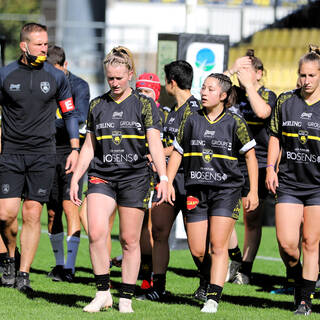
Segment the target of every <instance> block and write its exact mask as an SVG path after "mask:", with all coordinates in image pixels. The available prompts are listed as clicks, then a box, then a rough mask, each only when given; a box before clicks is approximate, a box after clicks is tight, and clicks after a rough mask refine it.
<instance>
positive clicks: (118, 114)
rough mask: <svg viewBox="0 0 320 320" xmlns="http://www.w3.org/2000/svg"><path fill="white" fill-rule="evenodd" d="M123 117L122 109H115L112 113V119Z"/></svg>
mask: <svg viewBox="0 0 320 320" xmlns="http://www.w3.org/2000/svg"><path fill="white" fill-rule="evenodd" d="M122 117H123V111H115V112H114V113H113V114H112V119H122Z"/></svg>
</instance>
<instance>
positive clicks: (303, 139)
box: [298, 130, 309, 144]
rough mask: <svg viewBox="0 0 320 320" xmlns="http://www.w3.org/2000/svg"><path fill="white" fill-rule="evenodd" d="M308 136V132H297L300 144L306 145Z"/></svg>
mask: <svg viewBox="0 0 320 320" xmlns="http://www.w3.org/2000/svg"><path fill="white" fill-rule="evenodd" d="M308 134H309V132H308V131H307V130H299V131H298V136H299V141H300V143H302V144H306V142H307V141H308Z"/></svg>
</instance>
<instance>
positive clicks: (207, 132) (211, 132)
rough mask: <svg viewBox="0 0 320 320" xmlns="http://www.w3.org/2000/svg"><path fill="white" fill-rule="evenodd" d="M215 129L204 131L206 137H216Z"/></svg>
mask: <svg viewBox="0 0 320 320" xmlns="http://www.w3.org/2000/svg"><path fill="white" fill-rule="evenodd" d="M215 133H216V132H215V131H210V130H206V131H205V132H204V137H206V138H213V137H214V135H215Z"/></svg>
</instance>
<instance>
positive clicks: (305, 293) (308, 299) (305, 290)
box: [300, 279, 316, 308]
mask: <svg viewBox="0 0 320 320" xmlns="http://www.w3.org/2000/svg"><path fill="white" fill-rule="evenodd" d="M315 288H316V281H311V280H306V279H302V280H301V289H300V295H301V301H304V302H305V303H306V304H307V305H308V306H309V307H310V308H311V306H312V298H313V294H314V291H315Z"/></svg>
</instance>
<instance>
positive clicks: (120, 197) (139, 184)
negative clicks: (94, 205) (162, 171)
mask: <svg viewBox="0 0 320 320" xmlns="http://www.w3.org/2000/svg"><path fill="white" fill-rule="evenodd" d="M151 190H152V187H151V185H150V176H142V177H139V178H135V179H133V180H130V179H129V180H126V181H119V182H111V181H106V180H102V179H99V178H95V177H92V176H91V177H89V178H88V193H87V194H88V195H89V194H91V193H101V194H104V195H106V196H109V197H111V198H113V199H114V200H115V201H116V203H117V205H119V206H123V207H130V208H142V209H148V204H149V200H150V194H151Z"/></svg>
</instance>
